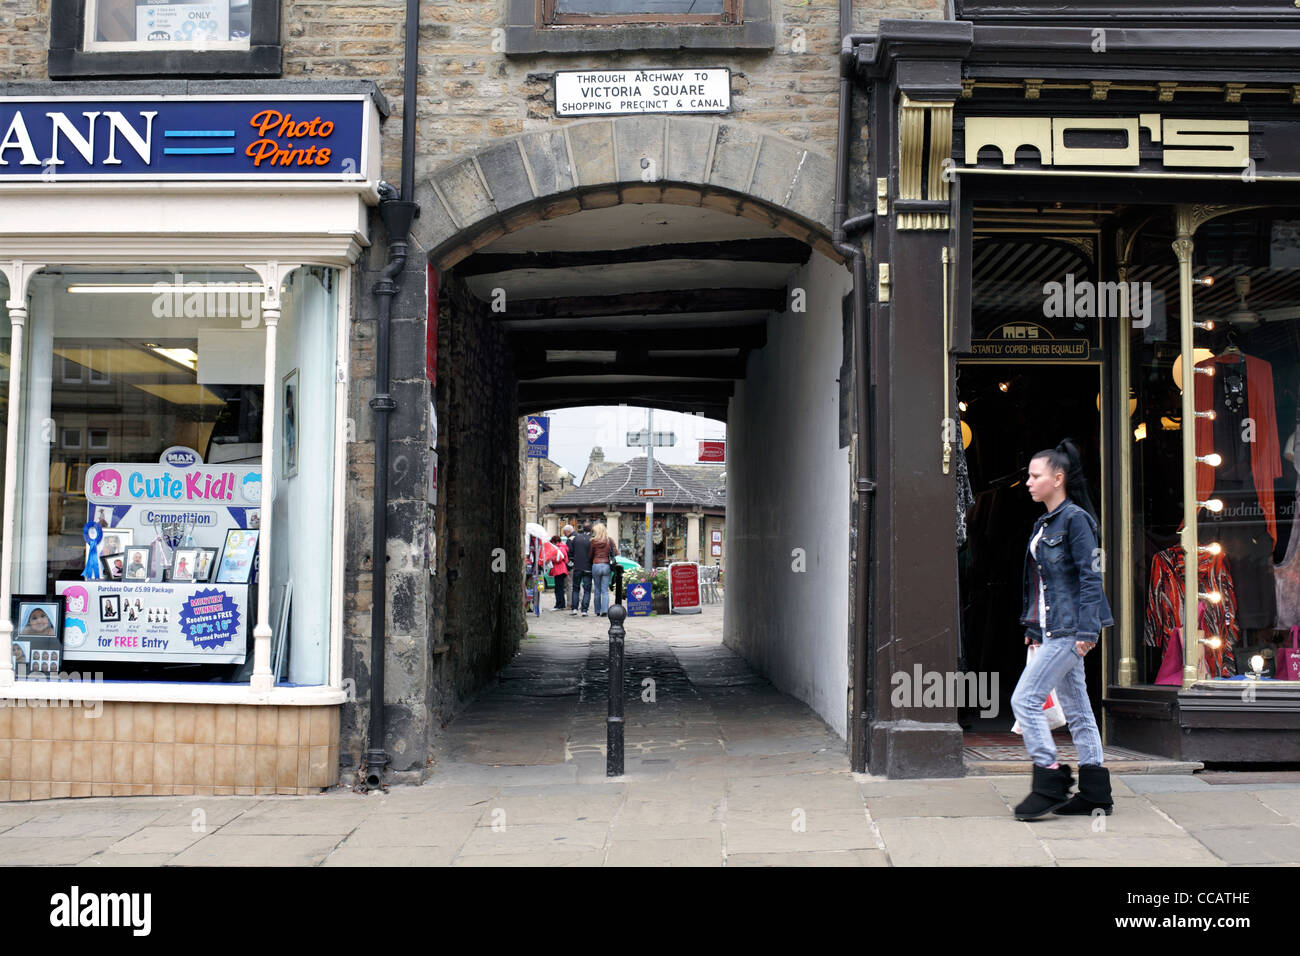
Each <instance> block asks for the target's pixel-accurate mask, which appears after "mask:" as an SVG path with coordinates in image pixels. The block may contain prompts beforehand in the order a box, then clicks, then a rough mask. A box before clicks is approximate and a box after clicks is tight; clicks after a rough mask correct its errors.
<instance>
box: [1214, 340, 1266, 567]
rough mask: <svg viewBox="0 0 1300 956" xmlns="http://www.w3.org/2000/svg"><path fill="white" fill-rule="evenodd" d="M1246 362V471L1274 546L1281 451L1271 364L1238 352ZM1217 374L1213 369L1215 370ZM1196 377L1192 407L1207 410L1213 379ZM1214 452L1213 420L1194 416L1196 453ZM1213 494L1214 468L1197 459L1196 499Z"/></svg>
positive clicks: (1224, 360) (1219, 358)
mask: <svg viewBox="0 0 1300 956" xmlns="http://www.w3.org/2000/svg"><path fill="white" fill-rule="evenodd" d="M1241 358H1243V359H1244V360H1245V362H1246V392H1247V395H1248V398H1249V402H1250V417H1251V418H1253V419H1254V420H1255V441H1253V442H1251V445H1250V470H1251V474H1252V476H1253V477H1254V479H1255V496H1256V497H1257V498H1258V499H1259V506H1260V508H1262V509H1263V510H1264V520H1265V521H1266V522H1267V523H1268V533H1269V535H1270V536H1271V537H1272V538H1273V544H1274V545H1275V546H1276V545H1277V506H1276V504H1275V503H1274V500H1273V482H1275V481H1276V480H1277V479H1278V478H1281V477H1282V452H1281V449H1280V448H1279V447H1278V443H1277V412H1276V410H1275V408H1274V403H1273V366H1271V365H1269V364H1268V362H1266V361H1264V360H1263V359H1260V358H1255V356H1253V355H1246V354H1245V353H1242V355H1241ZM1235 359H1236V356H1233V355H1214V356H1211V357H1210V358H1207V359H1205V360H1204V361H1201V362H1197V363H1196V367H1197V368H1211V367H1213V366H1215V365H1225V364H1228V363H1231V362H1233V361H1235ZM1216 374H1217V370H1216ZM1192 378H1194V379H1195V380H1196V391H1195V395H1196V410H1197V411H1198V412H1208V411H1211V410H1212V409H1213V408H1214V379H1213V378H1212V377H1211V376H1209V375H1196V374H1193V375H1192ZM1212 451H1214V422H1213V421H1212V420H1210V419H1208V418H1198V419H1196V455H1197V457H1198V458H1199V457H1203V456H1205V455H1208V454H1210V452H1212ZM1213 493H1214V468H1213V467H1212V466H1210V465H1203V464H1201V463H1200V462H1197V465H1196V500H1197V501H1206V500H1207V499H1208V498H1209V497H1210V495H1211V494H1213Z"/></svg>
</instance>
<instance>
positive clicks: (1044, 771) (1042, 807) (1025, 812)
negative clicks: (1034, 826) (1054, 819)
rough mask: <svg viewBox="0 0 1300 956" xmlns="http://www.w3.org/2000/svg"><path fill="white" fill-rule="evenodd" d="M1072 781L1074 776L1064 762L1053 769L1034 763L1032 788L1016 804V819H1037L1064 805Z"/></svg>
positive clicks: (1068, 797)
mask: <svg viewBox="0 0 1300 956" xmlns="http://www.w3.org/2000/svg"><path fill="white" fill-rule="evenodd" d="M1073 782H1074V776H1073V775H1072V774H1071V773H1070V768H1069V767H1068V766H1066V765H1065V764H1061V765H1060V766H1059V767H1058V768H1057V769H1055V770H1051V769H1049V768H1047V767H1040V766H1038V764H1034V788H1033V790H1032V791H1030V794H1029V796H1027V797H1025V799H1024V800H1021V801H1020V803H1018V804H1017V805H1016V811H1015V812H1016V819H1017V820H1037V819H1038V818H1039V817H1042V816H1046V815H1047V814H1049V813H1051V812H1052V811H1053V810H1055V809H1056V808H1057V807H1060V806H1064V805H1065V803H1066V801H1068V800H1069V799H1070V784H1071V783H1073Z"/></svg>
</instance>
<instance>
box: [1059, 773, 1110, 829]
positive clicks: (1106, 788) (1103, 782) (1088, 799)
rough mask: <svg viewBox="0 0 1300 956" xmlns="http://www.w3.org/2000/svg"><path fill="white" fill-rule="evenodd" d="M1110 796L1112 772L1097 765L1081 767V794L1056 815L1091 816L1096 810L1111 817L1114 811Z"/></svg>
mask: <svg viewBox="0 0 1300 956" xmlns="http://www.w3.org/2000/svg"><path fill="white" fill-rule="evenodd" d="M1114 806H1115V804H1114V802H1113V801H1112V800H1111V796H1110V771H1109V770H1107V769H1106V768H1105V767H1099V766H1097V765H1095V764H1080V765H1079V792H1078V793H1076V794H1075V795H1074V796H1073V797H1071V798H1070V802H1069V803H1067V804H1066V805H1065V806H1063V807H1058V808H1057V809H1056V810H1054V811H1053V812H1054V813H1059V814H1063V815H1070V816H1075V815H1078V816H1091V815H1092V812H1093V811H1094V810H1100V811H1101V812H1102V813H1104V814H1106V816H1110V814H1111V811H1112V810H1113V809H1114Z"/></svg>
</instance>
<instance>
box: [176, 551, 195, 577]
mask: <svg viewBox="0 0 1300 956" xmlns="http://www.w3.org/2000/svg"><path fill="white" fill-rule="evenodd" d="M198 563H199V549H198V548H177V549H176V552H175V554H173V555H172V580H173V581H194V580H197V579H196V578H195V570H196V569H197V567H198Z"/></svg>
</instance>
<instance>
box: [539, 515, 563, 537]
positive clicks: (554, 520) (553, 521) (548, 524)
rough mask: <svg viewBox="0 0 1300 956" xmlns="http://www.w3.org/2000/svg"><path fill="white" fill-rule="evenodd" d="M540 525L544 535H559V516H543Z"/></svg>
mask: <svg viewBox="0 0 1300 956" xmlns="http://www.w3.org/2000/svg"><path fill="white" fill-rule="evenodd" d="M542 524H543V526H544V527H545V528H546V533H547V534H548V535H557V534H559V533H560V516H559V515H545V516H544V517H543V518H542Z"/></svg>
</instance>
